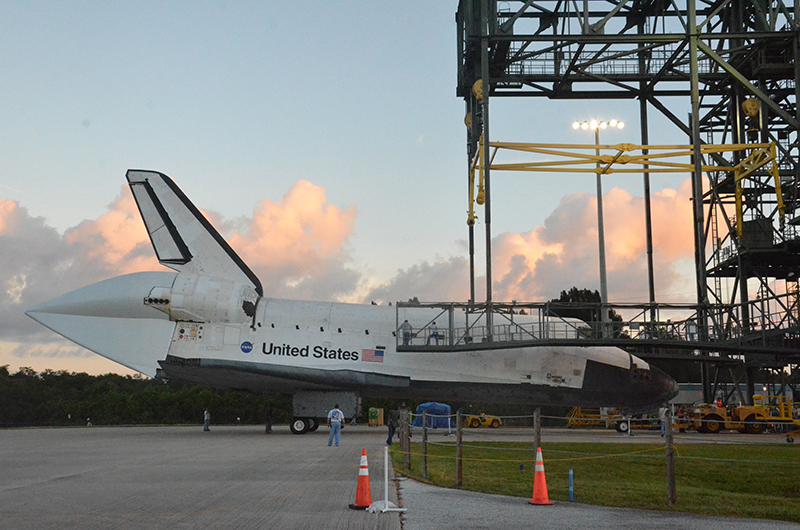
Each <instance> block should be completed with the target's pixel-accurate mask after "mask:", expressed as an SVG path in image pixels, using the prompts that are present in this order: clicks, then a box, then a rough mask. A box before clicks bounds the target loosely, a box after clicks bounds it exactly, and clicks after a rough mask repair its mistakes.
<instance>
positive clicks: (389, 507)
mask: <svg viewBox="0 0 800 530" xmlns="http://www.w3.org/2000/svg"><path fill="white" fill-rule="evenodd" d="M383 498H384V500H382V501H375V502H373V503H372V504H370V505H369V507H368V508H367V511H368V512H369V513H378V512H380V513H386V512H404V511H406V509H405V508H398V507H397V505H396V504H395V503H393V502H389V448H388V447H386V449H385V450H384V452H383Z"/></svg>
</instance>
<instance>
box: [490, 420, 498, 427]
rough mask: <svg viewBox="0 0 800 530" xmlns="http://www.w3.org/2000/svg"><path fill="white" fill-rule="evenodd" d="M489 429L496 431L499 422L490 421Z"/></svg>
mask: <svg viewBox="0 0 800 530" xmlns="http://www.w3.org/2000/svg"><path fill="white" fill-rule="evenodd" d="M490 427H491V428H492V429H496V428H498V427H500V420H492V423H491V425H490Z"/></svg>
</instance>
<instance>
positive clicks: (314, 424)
mask: <svg viewBox="0 0 800 530" xmlns="http://www.w3.org/2000/svg"><path fill="white" fill-rule="evenodd" d="M307 421H310V422H311V427H309V428H308V432H314V431H316V430H317V429H319V420H318V419H317V418H309V419H308V420H307Z"/></svg>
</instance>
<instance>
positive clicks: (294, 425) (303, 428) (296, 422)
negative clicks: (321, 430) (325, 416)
mask: <svg viewBox="0 0 800 530" xmlns="http://www.w3.org/2000/svg"><path fill="white" fill-rule="evenodd" d="M310 426H311V424H310V423H309V422H308V420H306V418H295V419H293V420H292V422H291V423H290V424H289V430H291V431H292V434H305V433H307V432H308V429H309V427H310Z"/></svg>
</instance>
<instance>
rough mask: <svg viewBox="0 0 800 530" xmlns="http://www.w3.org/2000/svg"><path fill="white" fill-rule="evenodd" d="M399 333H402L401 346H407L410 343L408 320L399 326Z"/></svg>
mask: <svg viewBox="0 0 800 530" xmlns="http://www.w3.org/2000/svg"><path fill="white" fill-rule="evenodd" d="M400 331H401V332H402V333H403V346H408V343H410V342H411V324H409V323H408V319H405V320H404V321H403V323H402V324H400Z"/></svg>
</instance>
